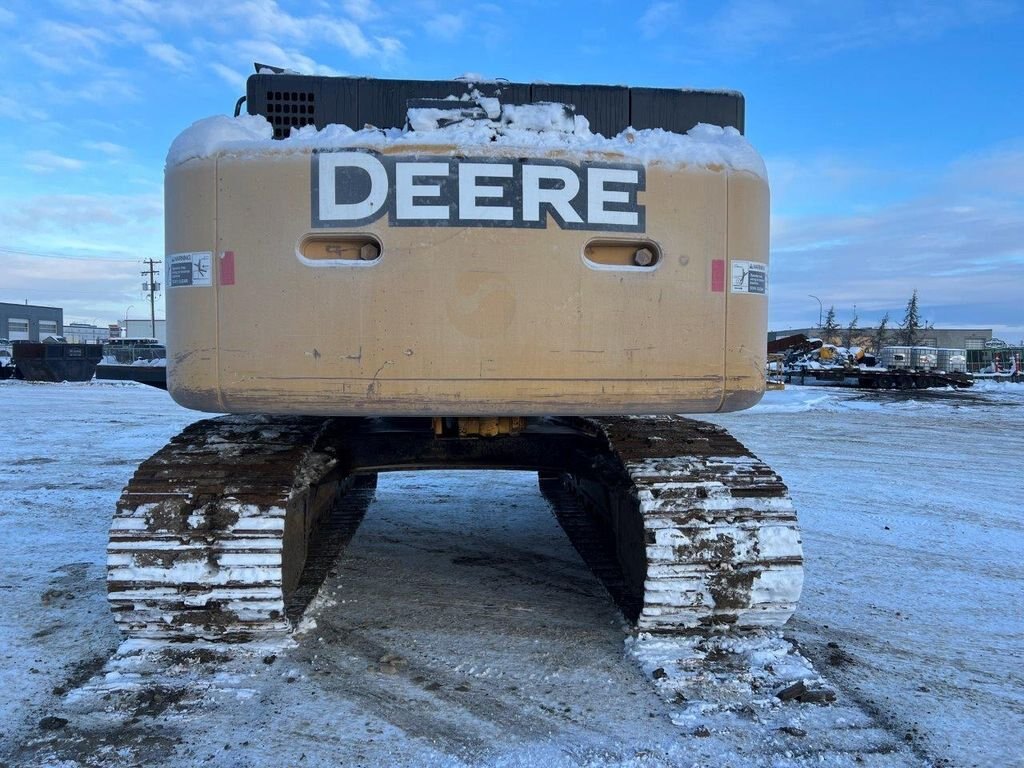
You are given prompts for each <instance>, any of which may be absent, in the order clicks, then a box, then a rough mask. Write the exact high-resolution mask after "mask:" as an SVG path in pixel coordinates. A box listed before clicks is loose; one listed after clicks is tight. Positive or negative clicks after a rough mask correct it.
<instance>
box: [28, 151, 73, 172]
mask: <svg viewBox="0 0 1024 768" xmlns="http://www.w3.org/2000/svg"><path fill="white" fill-rule="evenodd" d="M23 165H24V166H25V167H26V168H27V169H28V170H30V171H32V172H34V173H54V172H55V171H80V170H82V168H84V167H85V163H83V162H82V161H81V160H76V159H75V158H73V157H64V156H63V155H58V154H56V153H55V152H50V151H49V150H47V149H40V150H35V151H32V152H26V153H25V162H24V163H23Z"/></svg>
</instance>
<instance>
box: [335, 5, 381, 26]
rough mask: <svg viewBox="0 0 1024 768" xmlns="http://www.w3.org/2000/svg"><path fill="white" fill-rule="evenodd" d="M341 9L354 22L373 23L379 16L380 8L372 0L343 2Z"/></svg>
mask: <svg viewBox="0 0 1024 768" xmlns="http://www.w3.org/2000/svg"><path fill="white" fill-rule="evenodd" d="M342 7H343V8H344V9H345V13H347V14H348V15H349V16H351V17H352V18H353V19H355V20H356V21H373V20H374V19H378V18H380V16H381V11H380V8H378V7H377V4H376V3H374V2H373V0H345V2H344V3H342Z"/></svg>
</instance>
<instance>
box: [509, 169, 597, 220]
mask: <svg viewBox="0 0 1024 768" xmlns="http://www.w3.org/2000/svg"><path fill="white" fill-rule="evenodd" d="M542 179H545V180H546V179H553V180H555V181H561V182H562V187H561V188H560V189H557V188H550V187H548V188H543V189H542V188H541V186H540V182H541V180H542ZM579 191H580V178H579V176H577V175H576V172H575V171H574V170H573V169H571V168H566V167H565V166H564V165H524V166H523V221H540V206H541V203H549V204H550V205H551V207H552V208H554V209H555V212H556V213H557V214H558V215H559V216H561V217H562V221H563V222H565V223H566V224H570V223H571V224H580V223H582V221H583V220H582V219H581V218H580V215H579V214H578V213H576V209H575V208H573V207H572V199H573V198H574V197H576V195H577V194H578V193H579Z"/></svg>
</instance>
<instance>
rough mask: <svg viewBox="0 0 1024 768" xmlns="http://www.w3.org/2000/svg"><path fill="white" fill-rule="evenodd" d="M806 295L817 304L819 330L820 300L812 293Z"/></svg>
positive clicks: (819, 325)
mask: <svg viewBox="0 0 1024 768" xmlns="http://www.w3.org/2000/svg"><path fill="white" fill-rule="evenodd" d="M807 295H808V296H810V297H811V298H812V299H814V300H815V301H816V302H818V327H819V328H821V299H819V298H818V297H817V296H815V295H814V294H813V293H808V294H807Z"/></svg>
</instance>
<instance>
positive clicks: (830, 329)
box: [821, 304, 839, 344]
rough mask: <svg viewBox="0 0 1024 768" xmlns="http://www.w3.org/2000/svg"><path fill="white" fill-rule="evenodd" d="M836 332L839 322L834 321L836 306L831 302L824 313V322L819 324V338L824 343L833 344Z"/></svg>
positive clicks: (837, 331)
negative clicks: (825, 313)
mask: <svg viewBox="0 0 1024 768" xmlns="http://www.w3.org/2000/svg"><path fill="white" fill-rule="evenodd" d="M838 333H839V323H837V322H836V306H835V304H833V305H832V306H831V307H829V308H828V314H827V315H825V324H824V325H823V326H821V340H822V341H823V342H825V343H826V344H835V343H836V335H837V334H838Z"/></svg>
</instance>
